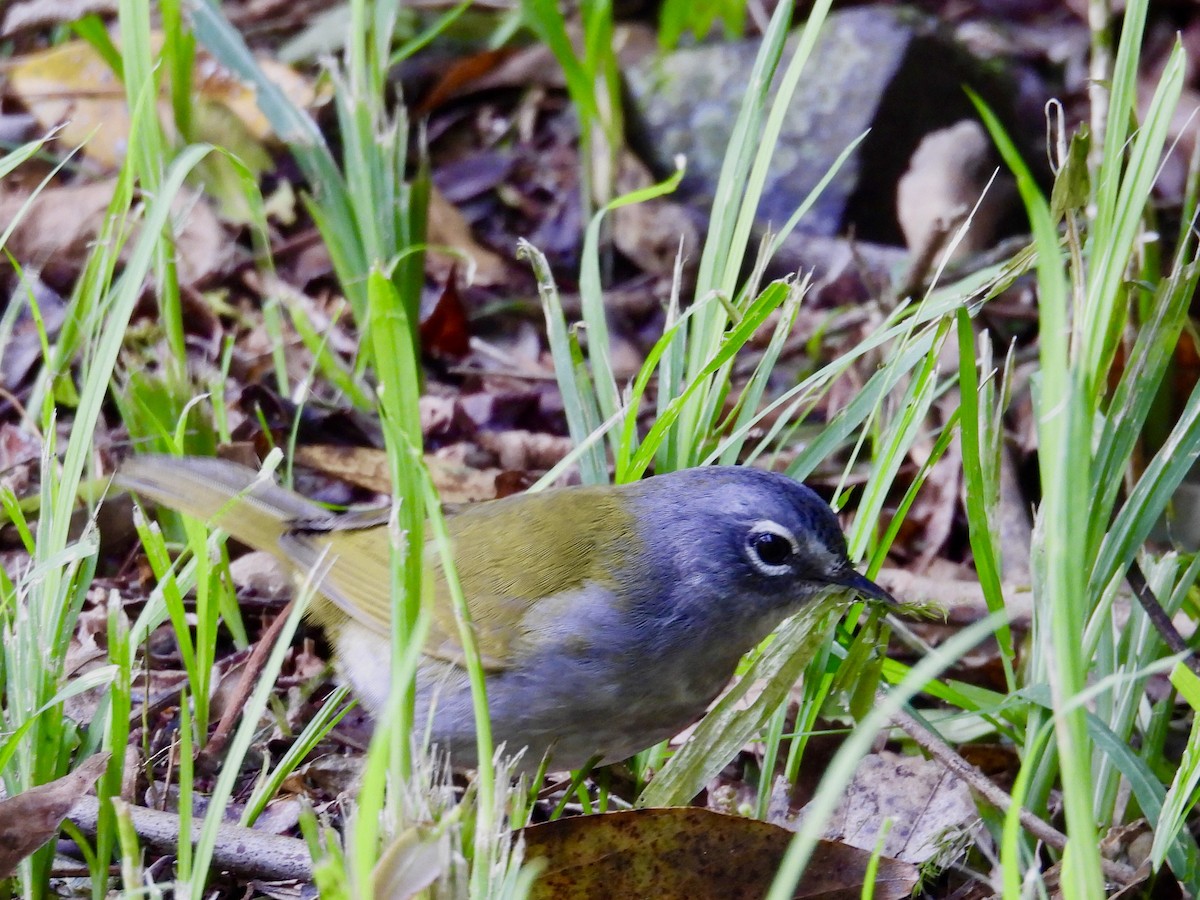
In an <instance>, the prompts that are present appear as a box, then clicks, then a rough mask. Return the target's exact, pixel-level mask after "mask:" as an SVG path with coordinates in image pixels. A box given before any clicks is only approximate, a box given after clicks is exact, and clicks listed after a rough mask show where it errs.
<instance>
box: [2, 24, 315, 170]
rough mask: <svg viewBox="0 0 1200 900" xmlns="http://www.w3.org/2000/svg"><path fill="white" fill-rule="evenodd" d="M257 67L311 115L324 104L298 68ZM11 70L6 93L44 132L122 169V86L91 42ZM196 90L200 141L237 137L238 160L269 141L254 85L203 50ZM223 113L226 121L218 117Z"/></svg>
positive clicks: (164, 108)
mask: <svg viewBox="0 0 1200 900" xmlns="http://www.w3.org/2000/svg"><path fill="white" fill-rule="evenodd" d="M6 24H7V23H6ZM151 41H152V47H153V49H154V50H156V51H157V49H158V48H159V47H160V46H161V45H162V35H161V34H159V33H157V32H156V33H155V34H154V35H152V37H151ZM258 65H259V66H260V67H261V68H262V69H263V72H264V73H265V74H266V75H267V77H268V78H270V79H271V80H272V81H273V82H274V83H275V84H276V85H277V86H278V87H279V88H280V89H281V90H282V91H283V92H284V93H285V94H287V95H288V97H289V98H290V99H291V100H292V101H293V102H294V103H295V104H296V105H297V106H299V107H301V108H306V109H307V108H310V107H312V106H314V105H316V104H317V103H318V102H320V100H321V99H322V96H321V95H319V94H318V92H317V91H316V90H315V89H314V87H313V85H312V83H311V82H310V81H309V80H308V79H307V78H305V77H304V76H303V75H301V74H300V73H298V72H297V71H296V70H294V69H292V68H290V67H288V66H285V65H283V64H282V63H280V62H278V61H276V60H272V59H268V58H265V57H264V58H260V59H259V60H258ZM8 69H9V75H8V85H7V89H8V92H9V93H10V94H11V95H12V96H13V97H15V98H16V99H18V100H20V102H21V103H22V105H24V106H25V108H26V109H28V110H29V112H30V113H31V114H32V115H33V116H34V118H35V119H37V121H38V123H39V124H40V125H41V126H42V127H43V128H45V129H49V128H53V127H56V126H60V125H61V127H62V130H61V131H60V132H59V139H60V140H61V141H63V143H65V144H66V145H68V146H75V145H79V144H84V148H83V152H84V154H85V155H86V156H87V157H88V158H89V159H91V160H92V161H93V162H95V163H96V164H98V165H100V166H102V167H104V168H105V169H115V168H116V167H117V166H118V165H120V162H121V160H122V159H123V158H124V157H125V150H126V145H127V144H128V139H129V111H128V107H127V105H126V102H125V88H124V86H123V85H122V84H121V81H120V79H119V78H118V77H117V76H116V75H115V74H114V73H113V71H112V68H111V67H110V66H109V65H108V63H107V62H105V61H104V59H103V57H101V56H100V54H99V53H97V52H96V50H95V48H94V47H92V45H91V44H89V43H87V42H86V41H82V40H77V41H67V42H66V43H63V44H59V45H58V46H56V47H51V48H50V49H47V50H41V51H38V52H36V53H30V54H27V55H25V56H22V57H19V58H17V59H15V60H13V61H12V63H11V64H10V66H9V67H8ZM192 90H193V96H194V101H195V104H194V109H193V110H192V114H193V126H194V128H195V130H196V131H195V134H194V135H193V137H194V138H195V139H196V140H213V141H214V142H216V143H219V144H221V146H223V147H229V146H230V142H231V140H234V139H235V138H236V139H237V140H236V145H237V149H238V152H239V156H243V157H244V156H245V155H246V153H247V151H248V150H249V149H250V145H251V144H252V143H255V142H258V143H261V142H263V141H265V140H267V139H268V138H269V137H271V135H272V132H271V126H270V124H269V122H268V121H267V118H266V116H264V115H263V113H262V111H261V110H260V109H259V107H258V101H257V97H256V93H255V89H254V88H253V86H251V85H249V84H247V83H246V82H244V81H242V80H240V79H238V78H236V77H235V76H234V75H233V74H232V73H230V72H229V71H228V70H227V69H225V68H224V67H222V66H220V65H218V64H217V63H216V61H215V60H214V59H213V58H212V57H211V56H210V55H208V54H207V53H205V52H203V51H201V52H198V53H197V54H196V61H195V66H194V71H193V74H192ZM167 91H168V87H167V86H166V85H164V86H163V89H162V95H161V97H160V98H159V114H160V117H161V118H162V120H163V122H164V124H167V125H169V124H170V123H171V122H173V121H174V116H173V114H172V113H171V112H170V103H169V99H168V96H169V95H168V94H167ZM218 111H224V112H225V113H227V115H218V114H217V113H218ZM231 129H232V131H231ZM236 131H241V132H243V133H242V134H236V133H235V132H236ZM85 142H86V143H85Z"/></svg>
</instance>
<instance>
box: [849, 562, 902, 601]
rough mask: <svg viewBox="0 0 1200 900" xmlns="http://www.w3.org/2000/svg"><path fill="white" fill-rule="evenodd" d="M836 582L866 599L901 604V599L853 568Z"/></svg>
mask: <svg viewBox="0 0 1200 900" xmlns="http://www.w3.org/2000/svg"><path fill="white" fill-rule="evenodd" d="M835 583H836V584H838V585H840V586H842V587H844V588H846V589H847V590H849V591H853V592H854V593H856V594H858V595H859V596H860V597H863V598H864V599H867V600H879V601H881V602H883V603H886V604H888V605H889V606H899V605H900V603H899V601H898V600H896V598H895V597H893V596H892V595H891V594H889V593H888V592H887V591H885V590H884V589H883V588H881V587H880V586H879V585H877V584H876V583H875V582H873V581H872V580H871V579H869V578H867V577H866V576H864V575H860V574H859V573H858V572H855V571H854V570H853V569H851V570H850V571H848V572H846V574H845V575H843V576H842V577H841V578H839V579H838V580H837V581H836V582H835Z"/></svg>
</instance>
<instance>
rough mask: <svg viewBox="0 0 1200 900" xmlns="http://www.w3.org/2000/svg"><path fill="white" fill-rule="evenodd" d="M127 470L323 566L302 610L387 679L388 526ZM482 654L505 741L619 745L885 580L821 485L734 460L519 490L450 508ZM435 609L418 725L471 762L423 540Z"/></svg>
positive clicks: (246, 486)
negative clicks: (754, 655) (857, 558)
mask: <svg viewBox="0 0 1200 900" xmlns="http://www.w3.org/2000/svg"><path fill="white" fill-rule="evenodd" d="M119 481H120V482H121V483H122V484H124V485H125V486H126V487H128V488H130V489H131V490H134V491H135V492H137V493H139V494H141V495H143V496H145V497H148V498H151V499H153V500H155V501H157V502H159V503H162V504H164V505H166V506H169V507H172V508H175V509H178V510H180V511H183V512H186V513H189V514H191V515H195V516H197V517H199V518H203V519H208V520H210V521H211V522H212V523H213V524H215V525H219V526H220V527H221V528H222V529H224V530H225V531H227V532H229V534H231V535H232V536H233V537H235V538H236V539H238V540H239V541H241V542H243V543H245V544H248V545H250V546H253V547H256V548H259V549H263V550H267V551H269V552H272V553H274V554H275V555H276V556H277V557H279V558H280V559H281V560H283V561H284V562H286V563H287V564H289V565H290V566H292V567H294V568H295V569H296V570H298V571H300V572H302V573H306V572H308V571H309V570H310V569H312V568H313V567H314V566H316V565H317V564H318V562H320V563H321V565H322V566H324V567H326V572H325V574H324V577H323V580H322V581H321V583H320V593H321V596H320V597H318V598H316V599H315V600H314V604H313V606H311V607H310V612H311V615H312V616H313V618H314V619H315V620H316V621H318V622H319V623H320V624H321V625H322V626H323V627H324V628H325V629H326V630H327V632H328V633H329V635H330V638H331V642H332V643H333V645H334V648H335V652H336V659H337V664H338V667H339V669H340V671H341V672H342V674H343V676H344V677H345V678H346V680H347V681H349V683H350V684H351V686H352V687H353V689H354V691H355V694H356V696H357V697H358V698H359V700H360V701H361V702H362V703H363V704H364V705H365V706H366V707H367V708H368V709H369V710H371V711H373V712H378V711H379V710H380V709H381V708H382V706H383V704H384V703H385V701H386V698H387V689H388V685H389V684H390V670H389V667H388V666H389V647H390V626H389V610H390V608H391V601H390V594H389V591H390V585H391V578H390V568H389V567H390V542H389V540H388V537H387V534H386V531H385V530H384V529H383V527H382V526H380V525H379V523H378V520H374V522H372V523H371V524H359V523H361V522H363V521H364V520H362V519H361V517H360V518H357V519H356V518H355V517H354V516H353V515H350V516H339V515H336V514H333V513H330V512H328V511H327V510H325V509H324V508H323V507H320V506H318V505H317V504H315V503H313V502H312V501H309V500H307V499H305V498H303V497H301V496H299V495H298V494H295V493H293V492H291V491H287V490H284V489H283V488H280V487H277V486H276V485H274V484H273V483H269V482H266V481H264V480H262V479H261V478H260V476H259V473H257V472H255V471H254V470H252V469H248V468H245V467H243V466H238V465H236V464H233V463H229V462H225V461H221V460H212V459H177V458H171V457H141V458H137V459H134V460H131V461H130V462H129V463H128V464H127V465H126V466H125V467H124V468H123V469H122V471H121V473H120V475H119ZM447 526H448V529H449V532H450V538H451V545H452V547H453V551H454V560H455V569H456V571H457V574H458V577H459V580H460V582H461V584H462V587H463V592H464V594H465V596H466V599H467V604H468V608H469V610H470V614H471V620H472V624H473V628H474V630H475V635H476V639H477V643H478V645H479V648H480V655H481V658H482V660H483V664H484V667H485V669H486V671H487V695H488V707H489V711H490V713H491V719H492V730H493V734H494V735H495V737H496V739H497V741H503V742H504V743H505V744H506V746H507V749H508V750H509V751H511V752H516V751H517V750H520V749H523V748H524V749H525V751H526V753H525V757H524V765H525V767H526V768H531V767H536V766H537V764H538V763H539V762H540V760H541V757H542V755H543V754H544V753H546V752H550V753H551V755H552V761H553V763H554V765H555V767H556V768H572V767H577V766H580V765H582V764H583V763H584V762H586V761H587V760H589V759H591V758H593V757H600V758H602V759H605V760H608V761H614V760H619V759H623V758H625V757H627V756H629V755H631V754H633V753H634V752H637V751H638V750H641V749H644V748H645V747H647V746H650V745H652V744H654V743H656V742H658V741H659V740H662V739H664V738H667V737H670V736H671V735H672V734H674V733H676V732H678V731H679V730H681V729H682V728H684V727H685V726H687V725H688V724H690V723H691V722H692V721H694V720H695V719H696V718H698V717H699V716H700V715H701V714H702V713H703V711H704V709H705V707H706V706H707V705H708V703H709V702H710V701H711V700H712V699H713V697H714V696H715V695H716V694H717V693H718V692H719V691H720V689H721V688H722V687H723V686H724V684H725V683H726V682H727V681H728V679H729V677H730V676H731V675H732V674H733V670H734V668H735V666H736V664H737V661H738V659H739V658H740V657H741V655H742V654H743V653H745V652H746V651H747V650H748V649H750V648H751V647H752V646H754V645H755V644H756V643H757V642H758V641H759V640H761V639H762V638H763V637H764V636H765V635H766V634H768V633H769V632H770V631H771V630H772V629H773V628H774V627H775V626H776V625H778V624H779V622H780V621H782V620H783V619H784V618H786V617H787V616H788V615H790V614H792V613H794V612H796V611H797V610H798V609H799V608H800V607H801V606H802V605H803V604H804V603H806V602H808V601H810V600H812V599H814V598H816V597H818V596H819V595H822V594H825V593H829V592H833V591H845V590H848V589H849V590H856V591H859V592H861V593H864V594H866V595H868V596H875V597H886V593H885V592H882V591H881V590H880V589H879V588H877V587H875V586H874V585H873V584H871V582H869V581H867V580H866V579H865V578H863V577H862V576H861V575H858V573H857V572H855V571H854V570H853V569H852V568H851V567H850V565H849V562H848V561H847V559H846V550H845V541H844V538H843V537H842V533H841V530H840V528H839V526H838V523H837V519H836V518H835V517H834V515H833V513H832V511H831V510H830V509H829V507H828V506H826V505H825V503H824V502H823V501H822V500H820V498H819V497H817V495H816V494H814V493H813V492H812V491H810V490H809V489H808V488H806V487H804V486H803V485H800V484H797V483H796V482H794V481H792V480H791V479H788V478H786V477H784V476H781V475H776V474H772V473H768V472H763V471H759V470H755V469H750V468H741V467H712V468H706V469H689V470H684V471H680V472H675V473H670V474H667V475H661V476H657V477H654V478H650V479H647V480H644V481H641V482H637V483H635V484H629V485H621V486H615V487H577V488H565V489H561V490H554V491H545V492H542V493H540V494H526V495H521V496H518V497H511V498H507V499H504V500H497V501H493V502H489V503H482V504H478V505H476V506H472V507H468V508H467V509H465V510H464V511H462V512H459V513H457V514H455V515H453V516H451V517H450V518H449V519H448V520H447ZM426 558H427V565H426V576H425V582H426V594H427V596H426V597H425V600H427V601H428V602H430V603H431V604H432V612H433V624H432V628H431V630H430V635H429V639H428V640H427V642H426V644H425V648H424V657H423V660H422V663H421V666H420V668H419V671H418V678H417V680H418V710H417V712H418V719H417V722H418V725H420V724H421V723H424V722H426V721H428V722H430V723H431V724H432V728H431V736H432V740H433V742H434V743H436V744H437V745H438V746H439V747H440V748H442V749H444V750H448V751H449V752H450V754H451V758H452V760H453V761H454V762H455V764H456V765H461V766H471V765H473V764H474V763H475V761H476V760H475V728H474V716H473V711H472V703H471V692H470V685H469V683H468V679H467V674H466V670H465V669H464V668H463V667H462V666H461V662H462V648H461V645H460V643H459V640H458V627H457V624H456V622H455V619H454V615H453V608H452V605H451V602H450V598H449V592H448V589H447V587H446V583H445V578H444V575H443V571H442V567H441V562H440V559H439V558H438V556H437V553H436V551H435V550H432V549H430V550H429V551H427V556H426Z"/></svg>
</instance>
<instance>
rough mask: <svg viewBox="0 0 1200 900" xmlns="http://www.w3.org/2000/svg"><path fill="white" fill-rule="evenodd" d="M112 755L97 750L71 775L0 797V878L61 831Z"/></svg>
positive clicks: (13, 869) (8, 874)
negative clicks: (2, 798)
mask: <svg viewBox="0 0 1200 900" xmlns="http://www.w3.org/2000/svg"><path fill="white" fill-rule="evenodd" d="M110 755H111V754H108V753H97V754H96V755H95V756H92V757H89V758H88V759H86V760H84V762H83V763H81V764H80V766H79V768H77V769H76V770H75V771H74V772H72V773H70V774H69V775H64V776H63V777H62V778H58V779H56V780H54V781H51V782H50V783H49V784H40V785H38V786H37V787H32V788H30V789H29V790H27V791H23V792H21V793H20V794H17V795H16V796H15V797H9V798H8V799H6V800H0V880H3V879H5V878H7V877H8V876H10V875H11V874H12V873H13V872H15V871H16V869H17V866H18V865H20V863H21V860H23V859H24V858H25V857H27V856H29V855H30V854H31V853H33V852H34V851H35V850H37V849H38V847H40V846H42V844H44V843H46V842H47V841H49V840H50V839H52V838H53V837H54V836H55V835H56V834H58V827H59V825H60V824H61V823H62V820H63V819H65V818H66V816H67V813H69V812H70V811H71V807H72V806H74V805H75V801H77V800H78V799H79V798H80V796H81V795H82V794H84V793H86V792H87V791H90V790H91V789H92V785H94V784H95V783H96V779H97V778H99V777H100V776H101V775H103V774H104V769H105V767H106V766H108V759H109V756H110Z"/></svg>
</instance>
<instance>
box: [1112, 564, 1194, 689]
mask: <svg viewBox="0 0 1200 900" xmlns="http://www.w3.org/2000/svg"><path fill="white" fill-rule="evenodd" d="M1125 580H1126V581H1128V582H1129V586H1130V587H1131V588H1133V593H1134V594H1135V595H1136V596H1137V598H1138V602H1139V603H1141V604H1142V609H1143V610H1145V611H1146V618H1147V619H1149V620H1150V624H1151V625H1153V626H1154V630H1155V631H1157V632H1158V635H1159V637H1161V638H1162V639H1163V643H1165V644H1166V645H1167V648H1168V649H1169V650H1170V651H1171V652H1172V653H1180V654H1182V655H1183V664H1184V665H1185V666H1187V667H1188V668H1189V669H1191V670H1192V674H1193V675H1197V676H1200V659H1197V658H1196V651H1195V650H1193V649H1192V648H1191V647H1189V646H1188V643H1187V641H1185V640H1184V639H1183V635H1181V634H1180V633H1179V631H1178V630H1177V629H1176V628H1175V623H1174V622H1172V621H1171V617H1170V616H1168V615H1167V611H1166V610H1165V609H1163V607H1162V604H1161V603H1159V602H1158V597H1156V596H1154V591H1153V590H1152V589H1151V587H1150V585H1149V584H1148V583H1147V582H1146V575H1145V573H1144V572H1143V571H1142V567H1141V566H1140V565H1138V561H1137V560H1136V559H1135V560H1134V561H1133V562H1131V563H1130V564H1129V571H1128V572H1126V573H1125Z"/></svg>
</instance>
